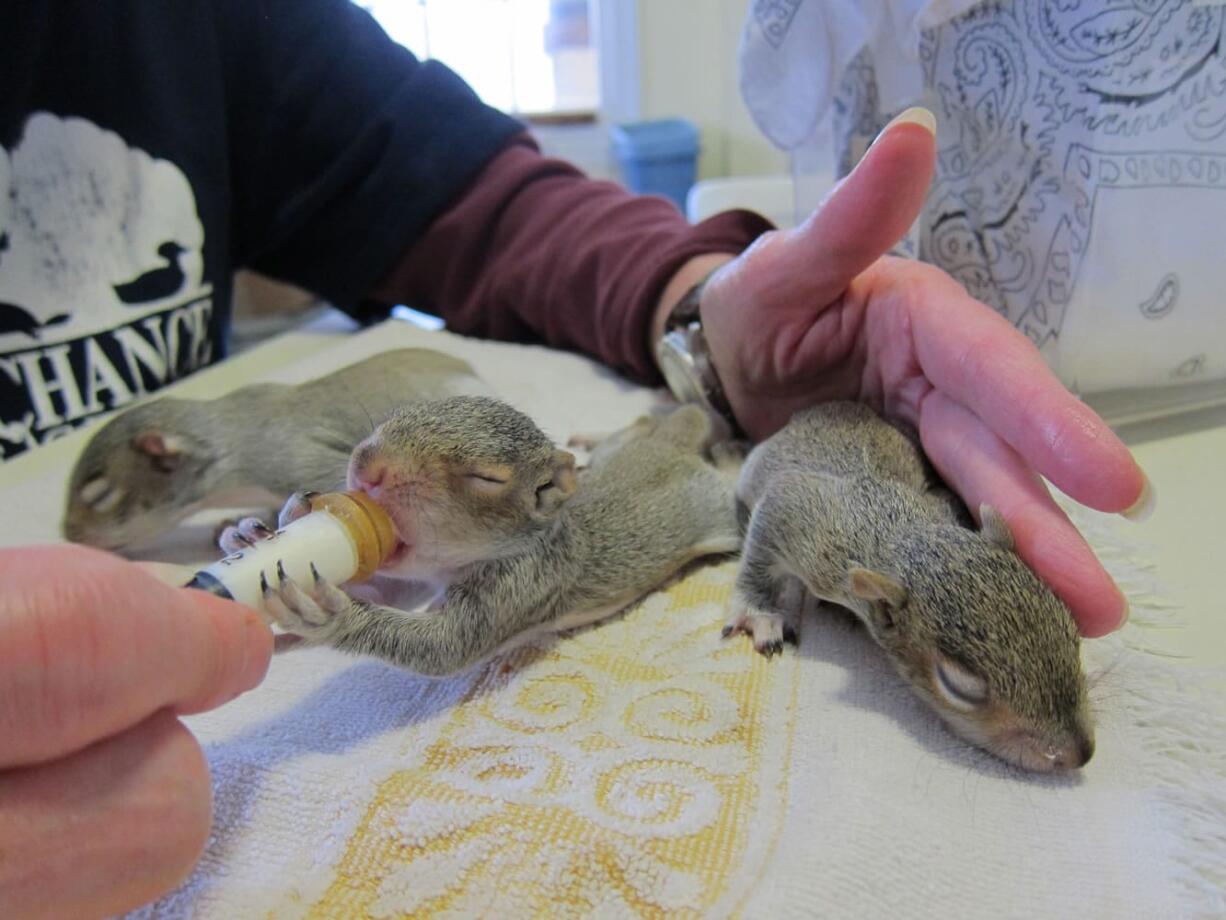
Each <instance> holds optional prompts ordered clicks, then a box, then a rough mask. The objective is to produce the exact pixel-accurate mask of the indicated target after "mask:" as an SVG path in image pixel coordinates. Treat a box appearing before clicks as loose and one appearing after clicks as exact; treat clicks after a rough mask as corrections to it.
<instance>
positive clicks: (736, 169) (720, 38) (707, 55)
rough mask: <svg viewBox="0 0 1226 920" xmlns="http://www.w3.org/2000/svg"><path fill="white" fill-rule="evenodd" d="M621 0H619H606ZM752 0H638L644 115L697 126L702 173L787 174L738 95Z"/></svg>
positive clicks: (779, 156) (785, 163)
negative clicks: (744, 34) (682, 120)
mask: <svg viewBox="0 0 1226 920" xmlns="http://www.w3.org/2000/svg"><path fill="white" fill-rule="evenodd" d="M605 2H616V0H605ZM749 2H750V0H670V2H667V3H661V2H659V0H636V4H637V12H638V39H639V96H640V112H639V114H640V117H642V118H645V119H646V118H667V117H671V116H681V117H682V118H688V119H690V120H691V121H693V122H694V123H695V124H697V125H698V127H699V129H700V130H701V132H702V144H703V151H702V156H701V158H700V160H699V163H698V175H699V177H700V178H704V179H706V178H712V177H716V176H752V175H763V174H767V173H786V172H788V171H789V160H788V158H787V157H786V156H785V155H784V154H783V153H781V152H780V151H779V150H776V149H775V148H774V147H773V146H772V145H771V144H770V142H769V141H767V140H766V138H765V137H764V136H763V135H762V133H761V132H760V131H759V130H758V128H757V126H756V125H755V124H754V123H753V119H752V118H751V117H750V115H749V111H748V110H747V109H746V108H745V103H744V102H742V101H741V91H740V88H739V87H738V85H737V48H738V47H739V45H740V41H741V27H742V24H743V23H744V21H745V13H746V10H747V9H748V7H749Z"/></svg>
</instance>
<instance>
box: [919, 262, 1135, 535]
mask: <svg viewBox="0 0 1226 920" xmlns="http://www.w3.org/2000/svg"><path fill="white" fill-rule="evenodd" d="M945 287H946V293H945V294H944V296H943V297H942V298H941V302H940V303H925V304H924V305H923V306H922V308H921V309H919V310H917V311H915V312H916V316H915V321H914V325H913V335H914V338H915V343H914V344H915V349H916V353H917V355H918V357H919V360H920V364H921V365H922V367H923V369H924V373H925V374H926V376H927V377H928V379H929V380H930V381H931V382H932V383H933V384H934V385H935V386H936V388H937V389H938V390H940V391H941V392H943V393H945V394H946V395H948V396H950V397H951V398H953V399H955V400H956V401H958V402H961V403H962V404H963V405H965V406H967V407H968V408H970V409H971V410H972V411H973V412H974V413H975V414H976V415H977V416H979V418H980V419H981V420H982V421H983V422H984V423H985V424H986V425H987V426H988V427H989V428H990V429H992V430H993V431H994V432H996V434H998V435H999V436H1000V437H1001V438H1003V439H1004V440H1005V441H1006V442H1007V443H1008V444H1009V445H1010V446H1011V447H1013V449H1014V450H1016V451H1017V452H1018V453H1020V454H1021V455H1022V456H1023V457H1025V458H1026V460H1027V462H1029V463H1030V464H1031V465H1032V466H1033V467H1034V468H1035V469H1036V470H1038V471H1039V472H1040V473H1042V474H1043V475H1044V476H1046V477H1047V478H1048V479H1050V480H1051V481H1052V482H1053V483H1055V484H1056V485H1057V486H1058V487H1059V488H1060V489H1061V490H1063V491H1064V492H1066V493H1067V494H1068V495H1070V496H1071V497H1073V498H1075V499H1076V500H1077V501H1079V502H1081V503H1082V504H1085V505H1089V506H1090V507H1092V508H1096V509H1098V510H1100V511H1113V512H1120V511H1125V510H1127V509H1128V508H1130V507H1132V506H1133V504H1134V503H1135V502H1137V500H1138V499H1139V498H1140V497H1141V496H1142V493H1143V491H1144V488H1145V475H1144V473H1142V472H1141V468H1140V467H1139V466H1138V465H1137V463H1136V461H1135V460H1134V459H1133V456H1132V453H1131V452H1130V451H1129V450H1128V448H1127V447H1126V446H1125V445H1124V443H1123V442H1122V441H1121V440H1120V439H1119V438H1118V437H1117V436H1116V435H1115V433H1114V432H1113V431H1112V430H1111V429H1110V428H1109V427H1108V426H1107V423H1106V422H1104V421H1103V420H1102V419H1101V418H1099V417H1098V415H1097V414H1096V413H1095V412H1094V411H1093V410H1092V409H1090V408H1089V407H1088V406H1086V405H1085V404H1084V403H1082V402H1081V401H1080V400H1079V399H1077V398H1076V397H1075V396H1073V394H1072V393H1070V392H1069V391H1068V390H1067V389H1065V387H1064V386H1063V384H1061V383H1060V381H1059V380H1058V379H1057V378H1056V376H1055V374H1053V373H1052V371H1051V369H1050V368H1049V367H1048V366H1047V364H1046V362H1045V361H1044V360H1043V357H1042V355H1040V353H1039V350H1038V349H1037V348H1036V347H1035V346H1034V345H1033V343H1031V341H1030V340H1029V339H1027V338H1026V337H1025V336H1024V335H1022V334H1021V333H1020V332H1018V331H1017V330H1016V329H1014V328H1013V326H1012V325H1011V324H1010V323H1009V322H1008V320H1006V319H1005V318H1004V317H1002V316H1000V315H999V314H998V313H995V312H994V311H992V310H991V309H989V308H988V307H986V306H984V305H983V304H980V303H979V302H978V301H976V300H974V299H973V298H972V297H970V296H969V295H968V294H967V293H966V292H965V291H964V290H963V289H962V288H961V286H960V285H958V284H957V283H956V282H954V281H952V279H950V281H949V284H948V285H946V286H945Z"/></svg>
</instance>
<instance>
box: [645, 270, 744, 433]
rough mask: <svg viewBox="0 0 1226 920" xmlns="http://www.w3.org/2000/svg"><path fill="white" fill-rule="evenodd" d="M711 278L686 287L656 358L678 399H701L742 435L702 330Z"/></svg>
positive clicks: (700, 400)
mask: <svg viewBox="0 0 1226 920" xmlns="http://www.w3.org/2000/svg"><path fill="white" fill-rule="evenodd" d="M709 277H710V275H708V276H707V278H709ZM707 278H704V279H703V280H702V281H699V282H698V283H697V284H696V285H694V286H693V287H692V288H690V289H689V290H688V291H686V292H685V296H683V297H682V298H681V299H680V300H679V301H677V304H676V306H674V307H673V309H672V310H671V311H670V312H669V314H668V319H667V320H665V322H664V335H663V336H662V337H661V338H660V340H659V341H658V342H656V362H657V363H658V364H659V365H660V372H661V373H662V374H663V375H664V380H665V382H666V383H667V384H668V388H669V390H671V391H672V394H673V395H674V396H675V397H677V401H678V402H682V403H687V402H692V403H697V404H698V405H700V406H702V407H703V408H705V409H708V410H710V411H712V412H715V413H716V414H717V415H719V416H720V417H721V418H723V419H724V421H726V422H727V423H728V424H729V425H730V426H732V433H733V436H739V435H740V433H741V426H740V425H738V424H737V421H736V416H735V415H733V414H732V406H731V405H729V403H728V397H727V396H725V395H724V387H723V385H722V384H721V383H720V381H719V375H718V374H717V373H716V372H715V365H713V364H712V363H711V352H710V350H709V349H708V348H707V339H706V336H705V335H703V331H702V315H701V314H700V313H699V310H698V307H699V304H700V303H701V301H702V290H703V288H704V287H705V286H706V283H707Z"/></svg>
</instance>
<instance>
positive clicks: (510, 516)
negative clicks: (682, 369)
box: [220, 397, 741, 675]
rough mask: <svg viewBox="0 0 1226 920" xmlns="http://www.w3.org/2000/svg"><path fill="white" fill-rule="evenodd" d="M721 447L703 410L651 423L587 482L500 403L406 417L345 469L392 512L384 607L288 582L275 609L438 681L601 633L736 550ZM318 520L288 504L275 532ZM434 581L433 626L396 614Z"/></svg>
mask: <svg viewBox="0 0 1226 920" xmlns="http://www.w3.org/2000/svg"><path fill="white" fill-rule="evenodd" d="M712 434H713V423H712V421H711V419H710V418H709V417H708V416H707V415H706V413H704V412H703V411H702V410H700V409H698V408H697V407H695V406H684V407H682V408H680V409H677V410H675V411H674V412H672V413H671V414H669V415H667V416H660V417H656V416H653V417H644V418H641V419H639V420H638V421H637V422H635V423H634V424H633V425H632V426H630V427H629V428H627V429H624V430H623V431H621V432H619V433H618V434H616V435H614V436H613V437H611V438H609V439H608V440H607V441H605V442H603V443H601V444H599V445H598V446H597V447H596V449H595V450H594V451H593V453H592V455H591V459H590V463H589V465H588V466H587V467H586V468H584V469H583V470H582V471H578V472H576V469H575V459H574V457H573V456H572V455H571V454H570V453H568V452H567V451H564V450H559V449H558V448H556V447H555V446H554V444H553V443H552V442H551V441H550V440H549V438H548V437H547V436H546V435H545V434H544V433H543V432H542V431H541V430H540V429H539V428H538V427H537V426H536V424H535V423H534V422H533V421H532V420H531V419H530V418H528V416H526V415H524V414H523V413H521V412H519V411H517V410H516V409H514V408H512V407H511V406H509V405H507V404H505V403H502V402H499V401H498V400H495V399H489V398H480V397H455V398H450V399H444V400H436V401H431V402H423V403H417V404H415V405H412V406H408V407H406V408H404V409H402V410H401V411H399V412H398V413H397V414H395V415H394V416H393V417H392V418H390V419H389V420H387V421H386V422H384V423H383V424H382V425H380V426H379V428H378V430H377V431H375V433H374V434H373V435H371V436H370V437H369V438H367V439H366V440H365V441H363V442H362V443H361V444H359V445H358V446H357V448H355V449H354V451H353V456H352V459H351V461H350V463H349V482H348V486H349V488H351V489H363V490H365V491H366V492H367V494H369V495H370V496H371V497H372V498H373V499H374V500H375V501H376V502H378V503H379V504H380V505H381V506H382V507H383V508H384V509H385V510H386V511H387V512H388V514H389V515H390V517H391V519H392V521H393V524H394V526H395V530H396V535H397V537H398V539H399V541H400V545H399V546H398V547H397V549H396V550H395V551H394V552H393V554H392V556H391V557H390V558H389V559H388V561H387V562H386V563H385V564H384V566H383V568H382V569H380V572H379V574H378V575H376V577H375V580H373V581H372V582H371V583H370V584H371V585H372V586H373V587H374V588H375V589H376V590H377V592H378V595H379V596H378V600H379V601H380V603H372V602H369V601H365V600H357V599H354V598H353V597H351V596H350V595H349V594H347V593H346V592H345V591H342V590H341V589H340V588H339V587H336V586H334V585H331V584H328V583H327V582H325V581H323V580H321V579H318V578H316V580H315V583H314V584H304V585H300V584H297V583H295V582H294V581H292V580H291V579H288V578H285V579H281V580H279V582H278V584H277V585H273V586H270V587H267V588H266V590H265V599H266V606H267V607H268V608H269V611H270V613H271V614H272V616H273V618H274V619H275V620H276V622H277V623H278V624H279V625H280V626H281V627H283V628H284V629H285V630H287V631H288V632H289V633H291V634H294V635H296V636H299V637H301V639H302V640H304V641H305V642H307V643H309V644H326V645H331V646H334V647H336V648H339V649H342V650H344V651H348V652H353V653H356V654H362V655H375V656H378V657H380V658H383V659H385V660H387V661H389V662H392V663H393V664H396V665H400V666H402V667H404V668H407V669H409V670H411V671H414V672H416V673H419V674H426V675H445V674H452V673H455V672H458V671H461V670H463V669H465V668H467V667H468V666H470V665H472V664H474V663H476V662H478V661H480V660H482V659H484V658H487V657H489V656H490V655H491V654H493V653H494V652H496V651H499V650H501V649H503V648H507V647H510V646H511V645H515V644H518V643H519V642H521V641H523V640H524V639H525V638H527V637H528V636H531V635H534V634H539V633H545V632H556V631H559V630H562V629H568V628H571V627H575V626H580V625H583V624H585V623H592V622H595V621H597V620H599V619H603V618H605V617H607V616H610V615H611V614H614V613H616V612H617V611H619V610H621V609H623V608H624V607H626V606H628V605H629V604H631V603H633V602H634V601H636V600H638V599H639V598H641V597H643V596H644V595H645V594H647V593H648V592H650V591H651V590H653V589H655V588H656V587H658V586H659V585H660V584H661V583H663V582H664V581H666V580H667V579H668V578H670V577H672V576H673V575H674V574H676V573H677V571H678V570H679V569H681V568H682V567H683V566H685V565H686V564H688V563H689V562H691V561H693V560H695V559H698V558H700V557H702V556H707V555H715V554H727V553H733V552H735V551H736V550H737V549H738V548H739V546H740V542H741V541H740V527H739V525H738V522H737V518H736V503H735V497H734V490H735V481H736V468H735V466H733V468H731V469H726V468H717V466H716V465H714V464H713V463H711V462H708V460H707V459H706V455H705V452H706V451H707V449H708V447H709V446H710V444H711V441H712ZM737 465H739V464H737ZM307 507H308V505H307V502H306V500H305V499H304V498H303V496H302V495H301V494H298V495H295V496H293V497H291V499H290V501H289V502H287V503H286V506H285V508H284V509H282V513H281V519H280V522H279V523H280V524H281V526H284V525H285V524H287V523H289V522H290V521H291V520H293V519H294V518H296V517H298V516H300V515H301V514H302V513H304V512H305V510H306V508H307ZM268 533H269V531H268V529H267V528H266V527H265V526H264V525H263V524H262V523H261V522H260V521H259V520H257V519H254V518H248V519H245V520H244V521H241V522H240V523H239V524H238V526H236V527H232V528H230V529H228V530H226V531H225V532H224V533H223V534H222V536H221V540H220V544H221V548H222V549H223V550H225V551H226V552H227V553H230V552H235V551H239V550H241V549H243V548H244V547H245V546H247V545H249V544H251V543H253V542H255V541H257V540H259V539H261V538H264V537H266V536H268ZM316 574H317V573H316ZM422 582H427V583H430V584H432V585H434V586H435V587H436V589H437V595H436V599H435V601H434V603H433V604H432V605H431V606H430V607H429V608H428V609H427V610H425V611H424V612H410V611H407V610H405V609H397V608H396V607H392V606H384V604H388V603H395V602H396V598H397V597H398V596H400V595H401V594H403V593H405V589H408V590H411V587H412V586H413V585H414V584H418V585H419V584H420V583H422ZM365 587H366V586H362V588H363V589H364V588H365ZM355 590H357V589H355Z"/></svg>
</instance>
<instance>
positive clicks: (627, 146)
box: [612, 118, 698, 211]
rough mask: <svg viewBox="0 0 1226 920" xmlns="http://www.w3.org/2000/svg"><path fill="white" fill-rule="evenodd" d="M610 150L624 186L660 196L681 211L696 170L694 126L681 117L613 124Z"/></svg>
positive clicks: (683, 208)
mask: <svg viewBox="0 0 1226 920" xmlns="http://www.w3.org/2000/svg"><path fill="white" fill-rule="evenodd" d="M612 135H613V152H614V153H615V154H616V156H617V161H618V163H619V164H620V165H621V169H622V175H623V177H624V178H625V181H626V186H627V187H628V188H630V189H631V190H632V191H635V192H642V193H644V194H650V195H663V196H665V197H666V198H670V199H672V200H673V202H675V203H676V205H677V207H678V208H680V209H681V210H682V211H684V210H685V195H686V193H687V192H688V191H689V190H690V186H691V185H693V184H694V178H695V175H696V174H697V171H698V129H697V128H696V127H694V125H693V124H692V123H691V122H688V121H686V120H685V119H683V118H668V119H663V120H661V121H640V122H635V123H633V124H625V125H614V126H613V130H612Z"/></svg>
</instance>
